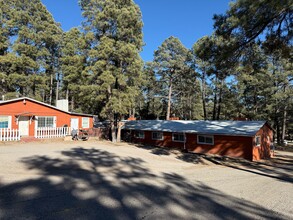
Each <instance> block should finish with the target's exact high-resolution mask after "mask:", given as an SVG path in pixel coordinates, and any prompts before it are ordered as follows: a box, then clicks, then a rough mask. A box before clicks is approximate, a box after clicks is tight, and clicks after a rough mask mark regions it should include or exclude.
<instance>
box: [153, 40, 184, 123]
mask: <svg viewBox="0 0 293 220" xmlns="http://www.w3.org/2000/svg"><path fill="white" fill-rule="evenodd" d="M188 53H189V51H188V49H187V48H185V47H184V46H183V45H182V43H181V42H180V40H179V39H178V38H175V37H172V36H171V37H169V38H167V39H166V40H165V41H164V42H163V43H162V45H161V46H160V47H159V48H158V50H156V51H155V54H154V63H155V65H156V68H157V75H158V77H159V79H160V82H161V84H162V86H163V88H164V87H165V88H166V90H167V91H168V96H167V97H168V98H167V101H168V106H167V114H166V120H169V118H170V114H171V103H172V95H173V93H174V89H176V85H178V83H179V81H180V79H181V78H183V77H186V76H185V73H186V70H187V69H189V66H188V65H187V61H188Z"/></svg>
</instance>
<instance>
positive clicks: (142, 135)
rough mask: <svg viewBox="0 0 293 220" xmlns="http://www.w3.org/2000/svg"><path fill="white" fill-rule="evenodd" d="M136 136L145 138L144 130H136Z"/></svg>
mask: <svg viewBox="0 0 293 220" xmlns="http://www.w3.org/2000/svg"><path fill="white" fill-rule="evenodd" d="M134 136H135V137H136V138H139V139H144V132H143V131H135V133H134Z"/></svg>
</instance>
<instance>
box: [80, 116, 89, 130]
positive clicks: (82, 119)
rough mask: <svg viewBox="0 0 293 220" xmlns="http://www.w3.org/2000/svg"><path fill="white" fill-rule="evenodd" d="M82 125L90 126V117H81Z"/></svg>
mask: <svg viewBox="0 0 293 220" xmlns="http://www.w3.org/2000/svg"><path fill="white" fill-rule="evenodd" d="M84 119H87V122H86V125H85V126H83V125H84ZM81 127H82V128H90V118H89V117H82V118H81Z"/></svg>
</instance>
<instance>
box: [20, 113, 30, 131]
mask: <svg viewBox="0 0 293 220" xmlns="http://www.w3.org/2000/svg"><path fill="white" fill-rule="evenodd" d="M18 129H19V133H20V136H28V135H29V117H28V116H20V117H19V120H18Z"/></svg>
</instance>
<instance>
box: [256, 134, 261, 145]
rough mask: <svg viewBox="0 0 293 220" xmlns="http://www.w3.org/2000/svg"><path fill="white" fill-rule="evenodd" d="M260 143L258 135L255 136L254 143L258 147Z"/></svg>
mask: <svg viewBox="0 0 293 220" xmlns="http://www.w3.org/2000/svg"><path fill="white" fill-rule="evenodd" d="M260 144H261V138H260V136H255V145H256V146H257V147H259V146H260Z"/></svg>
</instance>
